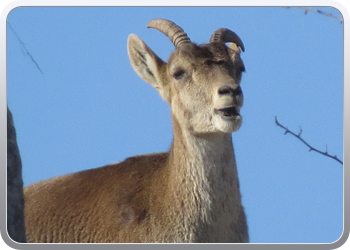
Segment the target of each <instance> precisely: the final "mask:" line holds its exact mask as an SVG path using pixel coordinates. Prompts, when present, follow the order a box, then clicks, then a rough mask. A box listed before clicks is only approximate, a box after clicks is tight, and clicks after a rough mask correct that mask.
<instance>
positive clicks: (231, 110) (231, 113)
mask: <svg viewBox="0 0 350 250" xmlns="http://www.w3.org/2000/svg"><path fill="white" fill-rule="evenodd" d="M214 112H215V114H218V115H220V116H221V117H223V118H226V119H230V118H233V117H236V116H238V115H239V110H238V109H237V108H236V107H227V108H222V109H215V110H214Z"/></svg>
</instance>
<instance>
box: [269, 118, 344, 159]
mask: <svg viewBox="0 0 350 250" xmlns="http://www.w3.org/2000/svg"><path fill="white" fill-rule="evenodd" d="M275 122H276V124H277V126H279V127H281V128H283V129H284V130H285V132H284V134H285V135H286V134H288V133H289V134H291V135H294V136H295V137H296V138H298V139H299V140H300V141H302V142H303V143H304V144H305V145H306V146H308V147H309V151H315V152H317V153H320V154H322V155H324V156H327V157H330V158H332V159H333V160H336V161H337V162H339V163H340V164H342V165H343V162H342V161H341V160H339V159H338V157H337V156H336V155H334V156H333V155H330V154H328V152H327V151H328V149H327V145H326V151H324V152H322V151H321V150H318V149H316V148H314V147H312V146H311V145H310V144H309V143H307V142H306V141H305V140H304V139H303V138H301V133H302V131H303V130H302V129H301V128H300V131H299V134H295V133H293V132H292V131H290V130H289V129H288V128H286V127H285V126H283V125H282V124H281V123H279V122H278V120H277V116H275Z"/></svg>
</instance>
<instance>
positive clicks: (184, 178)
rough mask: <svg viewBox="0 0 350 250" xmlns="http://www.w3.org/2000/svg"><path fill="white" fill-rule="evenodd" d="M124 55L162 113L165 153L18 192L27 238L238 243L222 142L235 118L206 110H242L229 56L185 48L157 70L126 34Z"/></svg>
mask: <svg viewBox="0 0 350 250" xmlns="http://www.w3.org/2000/svg"><path fill="white" fill-rule="evenodd" d="M128 53H129V57H130V61H131V65H132V67H133V68H134V70H135V71H136V72H137V73H138V74H139V75H140V76H141V77H142V78H143V79H144V80H145V81H146V82H148V83H150V84H151V85H152V86H154V87H155V88H156V89H157V90H158V92H159V93H160V95H161V96H162V97H163V98H164V100H166V101H167V103H168V104H169V105H170V107H171V117H172V122H173V133H174V135H173V136H174V137H173V142H172V145H171V147H170V149H169V151H168V152H165V153H159V154H150V155H141V156H134V157H130V158H128V159H126V160H125V161H123V162H120V163H117V164H112V165H108V166H104V167H101V168H97V169H91V170H86V171H82V172H78V173H74V174H69V175H65V176H60V177H56V178H52V179H49V180H45V181H42V182H39V183H35V184H32V185H30V186H29V187H26V188H25V204H26V205H25V206H26V208H25V218H26V232H27V239H28V241H29V242H223V243H229V242H248V228H247V223H246V217H245V213H244V209H243V207H242V205H241V194H240V188H239V181H238V174H237V168H236V160H235V155H234V150H233V145H232V138H231V132H234V131H236V130H238V129H239V127H240V126H241V123H242V118H241V116H240V115H237V116H235V117H231V118H229V119H225V117H223V116H222V115H220V114H217V113H215V110H217V109H221V108H225V107H229V106H234V107H236V109H237V111H239V110H240V107H241V106H242V105H243V95H242V93H241V91H240V86H239V84H240V81H241V74H242V71H244V65H243V62H242V60H241V58H240V51H239V49H238V48H237V46H236V49H230V48H229V47H227V46H226V45H225V44H223V43H219V42H212V43H210V44H204V45H200V46H199V45H196V44H193V43H188V44H184V45H183V46H181V47H180V48H176V49H175V51H174V52H173V53H172V54H171V56H170V58H169V60H168V62H167V63H165V62H163V61H162V60H161V59H160V58H159V57H158V56H157V55H156V54H155V53H154V52H153V51H152V50H151V49H150V48H149V47H148V46H147V45H146V44H145V43H144V42H143V41H142V40H141V39H140V38H138V37H137V36H136V35H130V36H129V39H128ZM223 86H229V87H230V88H231V89H233V90H235V91H237V94H235V95H224V94H220V93H219V92H220V91H219V89H220V88H221V87H223ZM159 122H162V121H159ZM130 132H131V133H132V131H130Z"/></svg>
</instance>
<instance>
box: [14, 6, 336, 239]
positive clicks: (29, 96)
mask: <svg viewBox="0 0 350 250" xmlns="http://www.w3.org/2000/svg"><path fill="white" fill-rule="evenodd" d="M321 9H322V10H323V11H326V12H330V13H333V14H334V15H337V16H340V13H339V12H338V11H337V10H335V9H332V8H321ZM153 18H167V19H170V20H172V21H174V22H175V23H177V24H179V25H180V26H182V28H183V29H184V30H185V32H187V33H188V35H189V36H190V38H191V40H192V41H195V42H198V43H204V42H207V41H208V39H209V38H210V36H211V34H212V32H213V31H214V30H216V29H218V28H221V27H226V28H229V29H232V30H233V31H235V32H236V33H237V34H238V35H239V36H240V37H241V38H242V40H243V42H244V44H245V47H246V52H244V53H242V58H243V60H244V62H245V65H246V73H244V75H243V80H242V88H243V92H244V95H245V104H244V107H243V109H242V110H241V111H242V115H243V119H244V120H243V125H242V127H241V129H240V130H239V131H237V132H236V133H234V134H233V140H234V146H235V150H236V157H237V162H238V171H239V177H240V182H241V190H242V195H243V204H244V206H245V208H246V212H247V217H248V223H249V231H250V239H251V242H254V243H262V242H264V243H271V242H273V243H280V242H283V243H295V242H296V243H305V242H307V243H324V242H327V243H330V242H333V241H336V240H337V239H338V238H339V237H340V236H341V234H342V230H343V166H342V165H341V164H339V163H338V162H336V161H334V160H332V159H330V158H326V157H325V156H322V155H319V154H317V153H315V152H308V148H307V147H306V146H305V145H303V144H302V143H301V142H300V141H298V140H297V139H296V138H294V137H292V136H290V135H284V131H283V130H282V129H281V128H279V127H277V126H276V125H275V123H274V118H275V116H277V117H278V119H279V121H280V122H281V123H282V124H283V125H286V126H288V127H289V128H290V129H291V130H293V131H295V132H298V131H299V129H300V127H301V128H302V129H303V133H302V136H303V137H304V138H305V139H306V140H307V141H308V142H309V143H310V144H311V145H313V146H315V147H316V148H319V149H321V150H325V149H326V145H328V152H329V153H330V154H336V155H337V156H338V157H339V158H340V159H343V24H341V23H340V22H339V21H337V20H336V19H334V18H330V17H327V16H324V15H321V14H317V13H308V14H307V15H305V14H304V11H303V10H301V9H299V8H290V9H288V8H277V7H272V8H268V7H260V8H255V7H254V8H253V7H239V8H234V7H232V8H231V7H225V8H219V7H192V8H190V7H188V8H182V7H181V8H180V7H176V8H161V7H156V8H151V7H147V8H142V7H133V8H131V7H126V8H122V7H115V8H87V7H84V8H58V7H55V8H37V7H29V8H28V7H26V8H25V7H22V8H17V9H15V10H13V11H12V12H11V13H10V14H9V16H8V22H9V23H10V25H11V27H12V28H13V30H14V31H15V33H14V32H13V30H12V29H11V28H9V26H8V29H7V30H8V31H7V32H8V33H7V97H8V106H9V108H10V109H11V111H12V112H13V115H14V121H15V126H16V129H17V136H18V143H19V148H20V153H21V157H22V161H23V175H24V183H25V185H28V184H30V183H33V182H36V181H40V180H43V179H46V178H50V177H53V176H58V175H62V174H66V173H71V172H76V171H80V170H84V169H88V168H95V167H99V166H103V165H106V164H109V163H114V162H118V161H122V160H123V159H125V158H126V157H129V156H132V155H136V154H145V153H152V152H160V151H165V150H167V149H168V148H169V146H170V143H171V140H172V128H171V121H170V113H169V108H168V106H167V104H166V103H165V102H164V101H163V100H162V99H161V98H160V96H159V95H158V93H157V91H156V90H154V89H153V88H152V87H151V86H150V85H148V84H147V83H145V82H143V81H142V80H141V79H140V78H139V77H138V76H137V74H136V73H135V72H134V71H133V69H132V67H131V66H130V63H129V59H128V56H127V48H126V41H127V37H128V35H129V34H131V33H135V34H137V35H138V36H140V37H141V38H142V39H143V40H144V41H145V42H146V43H147V44H148V45H149V46H150V47H151V48H152V49H153V50H154V51H155V52H156V53H157V54H158V55H159V56H160V57H161V58H163V59H164V60H166V59H167V57H168V56H169V54H170V53H171V51H172V49H173V47H172V44H171V42H170V41H169V39H168V38H166V37H165V36H164V35H163V34H162V33H160V32H159V31H156V30H154V29H147V28H146V24H147V22H148V21H149V20H151V19H153ZM18 37H19V38H20V40H19V38H18ZM27 51H28V52H29V53H30V55H31V56H32V57H33V59H34V60H35V62H36V63H37V64H38V66H39V67H40V69H41V71H42V73H41V72H40V71H39V69H38V68H37V66H36V64H35V63H34V62H33V61H32V60H31V58H30V56H29V55H28V54H27Z"/></svg>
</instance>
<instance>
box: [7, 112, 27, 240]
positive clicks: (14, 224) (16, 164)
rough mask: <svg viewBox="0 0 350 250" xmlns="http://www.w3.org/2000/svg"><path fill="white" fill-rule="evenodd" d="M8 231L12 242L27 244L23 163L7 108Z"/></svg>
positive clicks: (10, 115)
mask: <svg viewBox="0 0 350 250" xmlns="http://www.w3.org/2000/svg"><path fill="white" fill-rule="evenodd" d="M7 231H8V234H9V236H10V237H11V239H12V240H14V241H16V242H26V238H25V228H24V198H23V181H22V162H21V157H20V155H19V150H18V145H17V140H16V130H15V126H14V123H13V118H12V114H11V111H10V110H9V108H7Z"/></svg>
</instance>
